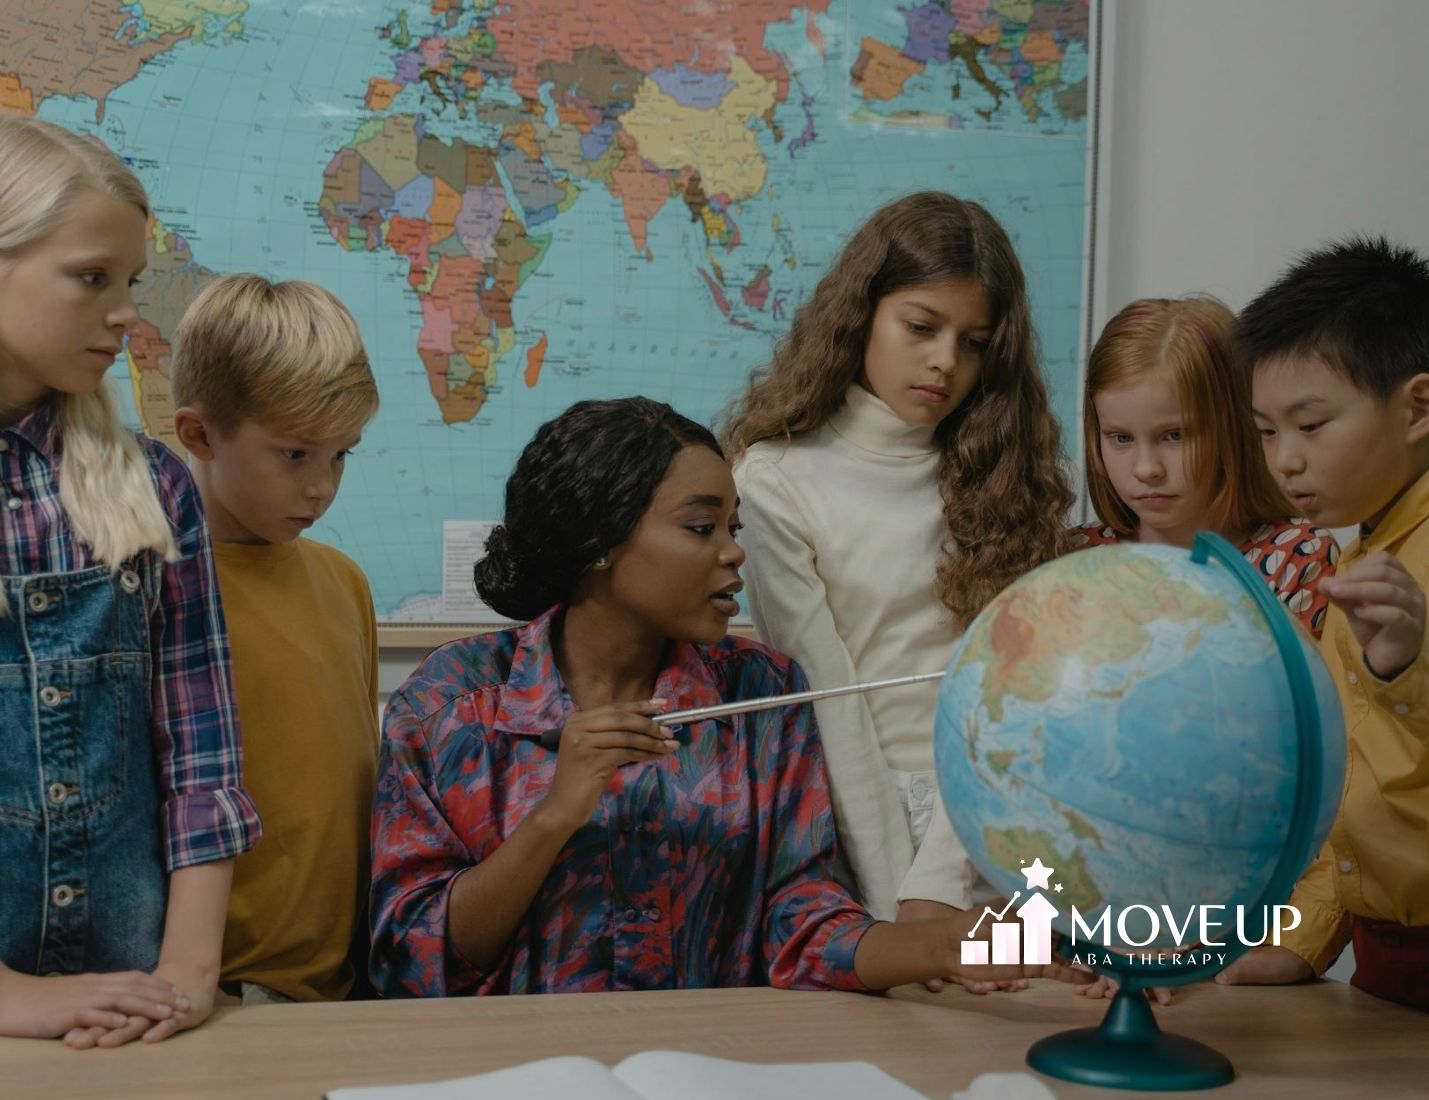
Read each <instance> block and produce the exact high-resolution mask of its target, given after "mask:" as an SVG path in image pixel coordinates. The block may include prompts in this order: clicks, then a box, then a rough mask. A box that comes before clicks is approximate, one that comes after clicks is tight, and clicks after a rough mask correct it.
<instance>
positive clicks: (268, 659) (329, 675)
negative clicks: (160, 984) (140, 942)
mask: <svg viewBox="0 0 1429 1100" xmlns="http://www.w3.org/2000/svg"><path fill="white" fill-rule="evenodd" d="M213 556H214V562H215V564H216V565H217V567H218V585H219V590H220V592H221V593H222V596H223V610H224V614H225V616H226V618H227V620H228V636H229V640H230V642H231V644H232V650H233V678H234V682H235V684H236V686H237V689H238V714H239V721H240V722H241V723H242V728H243V755H244V776H245V779H246V784H247V788H248V791H249V792H250V793H251V794H252V796H253V800H254V802H256V803H257V804H258V811H259V813H260V814H261V815H262V817H263V840H262V841H261V842H260V843H259V844H258V846H257V847H255V848H254V849H253V850H252V851H250V852H248V853H246V854H244V855H243V856H240V857H239V858H238V860H237V861H236V863H235V864H234V872H233V893H232V895H231V898H230V900H229V904H228V923H227V927H226V928H225V930H224V936H223V976H222V981H224V982H239V981H246V982H256V983H258V984H259V985H264V986H267V987H268V988H270V989H274V990H277V991H278V992H279V993H282V994H284V995H285V996H288V997H292V998H294V999H295V1000H299V1001H319V1000H340V999H341V998H343V997H344V996H346V995H347V992H348V990H349V989H351V988H352V983H353V980H354V977H355V975H354V973H353V969H352V966H351V964H350V963H349V961H348V947H349V945H350V943H351V942H352V938H353V934H354V930H355V928H356V925H357V921H358V919H359V914H360V913H361V912H363V903H364V902H365V899H366V894H367V884H368V826H369V822H370V819H371V812H372V789H373V784H374V781H375V776H376V771H377V746H378V732H377V624H376V618H375V616H374V614H373V609H372V594H371V591H370V589H369V588H368V585H367V579H366V578H365V577H364V576H363V575H362V571H361V570H360V569H358V567H357V566H356V564H354V563H353V561H352V560H351V559H350V558H348V557H347V556H346V555H344V554H342V553H340V552H339V551H337V550H334V549H333V548H332V547H330V546H324V545H322V544H321V543H317V542H312V541H310V540H309V539H302V538H300V539H294V540H293V541H292V542H287V543H281V544H276V545H270V546H248V545H242V544H238V543H215V544H214V548H213ZM359 935H361V936H362V937H363V938H364V939H365V936H366V929H365V928H363V929H362V930H361V932H360V933H359Z"/></svg>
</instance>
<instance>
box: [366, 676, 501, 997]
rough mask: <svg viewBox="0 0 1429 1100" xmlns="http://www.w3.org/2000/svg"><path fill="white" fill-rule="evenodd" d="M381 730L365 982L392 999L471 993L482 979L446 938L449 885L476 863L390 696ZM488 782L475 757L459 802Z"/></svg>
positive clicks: (422, 741)
mask: <svg viewBox="0 0 1429 1100" xmlns="http://www.w3.org/2000/svg"><path fill="white" fill-rule="evenodd" d="M382 726H383V735H382V755H381V759H380V761H379V763H378V766H377V794H376V800H375V803H374V806H373V812H372V894H371V899H370V900H371V912H372V957H371V970H372V981H373V984H374V985H376V987H377V989H378V990H379V991H380V992H382V993H383V994H385V995H387V996H399V997H401V996H407V997H446V996H450V995H452V994H461V993H476V992H481V991H482V987H483V986H484V985H485V984H487V983H488V982H489V981H490V980H491V977H492V976H491V975H488V974H485V973H483V972H482V971H480V970H478V969H477V968H476V967H474V966H472V965H471V964H470V963H469V962H467V961H466V960H465V959H464V958H462V956H461V955H460V954H459V953H458V952H457V951H456V950H455V949H454V948H453V947H452V946H451V945H450V942H449V937H448V936H447V910H448V907H449V904H450V900H451V890H452V886H453V884H455V882H456V880H457V876H459V875H460V874H461V873H462V871H464V870H466V869H467V868H469V867H472V866H473V865H474V864H475V862H476V861H475V859H474V858H473V856H472V853H471V852H469V851H468V850H467V847H466V845H465V844H464V843H462V840H461V838H460V837H458V836H457V834H456V832H455V830H454V829H453V828H452V826H451V824H450V823H449V822H448V821H447V819H446V817H445V816H444V815H443V813H442V810H441V806H440V804H439V796H438V794H437V791H436V786H435V783H434V774H433V773H434V768H433V766H432V760H431V754H430V752H429V749H428V745H427V740H426V734H425V730H424V728H423V723H422V721H421V719H420V718H419V717H418V715H417V714H416V713H415V712H414V711H413V708H412V705H411V703H410V701H409V700H408V699H407V698H406V697H405V696H404V695H402V694H401V693H400V692H399V693H398V694H396V695H393V696H392V698H391V700H390V701H389V702H388V704H387V713H386V715H385V717H384V718H383V723H382ZM479 776H485V777H486V779H485V780H482V779H480V778H479ZM489 779H490V771H489V769H487V768H486V767H485V765H484V761H473V768H472V770H471V771H469V772H467V774H466V775H465V776H464V783H465V789H464V791H463V798H464V799H466V800H468V801H469V804H470V805H472V806H474V807H475V806H477V805H478V804H481V803H484V802H486V801H487V800H488V796H489V794H490V782H489ZM474 812H476V811H475V810H474Z"/></svg>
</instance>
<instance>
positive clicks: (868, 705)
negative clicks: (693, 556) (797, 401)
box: [734, 385, 975, 919]
mask: <svg viewBox="0 0 1429 1100" xmlns="http://www.w3.org/2000/svg"><path fill="white" fill-rule="evenodd" d="M937 469H938V449H937V445H936V443H935V442H934V441H933V433H932V429H930V428H923V427H914V426H910V425H909V424H907V423H905V422H904V421H902V420H901V419H899V418H898V416H897V415H896V414H895V413H894V412H893V410H891V409H890V408H889V407H888V406H887V405H885V404H884V403H883V402H882V401H881V400H879V399H878V398H877V397H875V396H874V395H873V394H871V393H869V392H868V391H867V390H865V389H863V388H862V387H861V386H858V385H854V386H852V387H850V388H849V391H848V397H847V401H846V403H845V405H844V406H843V407H842V408H841V409H840V410H839V411H838V412H837V413H835V414H834V416H833V417H832V418H831V419H830V420H829V422H828V423H826V424H825V425H823V426H822V427H821V428H819V429H817V430H815V431H812V432H809V433H807V434H805V435H801V436H796V437H795V438H794V439H793V440H791V441H790V442H788V443H785V442H784V441H782V440H767V441H764V442H761V443H756V444H754V445H753V446H752V447H750V448H749V450H748V451H746V452H745V453H744V454H743V455H742V456H741V457H740V460H739V461H738V463H736V465H735V471H734V477H735V482H736V484H737V486H738V488H739V494H740V506H739V515H740V519H741V521H742V522H743V523H744V531H743V532H742V533H741V535H740V542H741V543H742V544H743V546H744V548H745V549H746V551H748V555H749V560H748V562H747V563H746V565H745V567H744V576H745V579H746V583H747V586H748V587H747V591H748V593H749V602H750V610H751V612H752V614H753V617H754V624H755V627H756V629H757V630H758V631H759V636H760V638H762V639H763V640H764V641H765V642H767V643H768V644H770V645H772V646H774V647H775V648H776V649H779V650H781V651H783V652H784V653H787V654H789V655H790V656H791V657H793V658H794V659H795V660H796V661H798V662H799V664H800V665H802V666H803V668H804V671H805V673H807V675H808V677H809V681H810V683H811V684H812V685H813V686H814V687H816V688H819V687H834V686H837V685H840V684H849V683H854V682H856V681H861V680H877V679H884V678H886V677H892V676H908V675H912V674H915V673H920V672H936V671H938V670H940V669H942V668H944V667H945V666H946V665H947V663H948V660H949V658H950V657H951V655H952V650H953V645H954V642H955V641H956V640H957V630H956V628H955V627H954V625H953V623H952V619H951V616H950V614H949V613H948V610H947V608H945V607H944V606H943V604H942V603H941V602H940V601H939V600H938V598H937V596H936V594H935V593H934V575H935V571H936V569H937V563H938V558H939V554H940V548H941V545H942V542H943V515H942V499H941V497H940V495H939V493H938V484H937ZM936 701H937V684H936V683H928V684H917V685H914V686H912V687H900V688H890V689H886V690H883V691H876V692H869V693H866V694H862V695H849V696H842V697H839V698H835V699H825V700H822V701H820V702H818V703H816V704H814V710H815V715H816V717H817V718H818V723H819V731H820V733H821V734H822V738H823V744H824V754H825V756H826V758H827V761H828V769H829V780H830V787H831V790H832V796H833V805H834V815H835V818H836V820H837V823H838V828H839V842H840V844H841V846H842V847H843V849H844V851H845V852H846V853H847V855H848V859H849V862H850V864H851V865H852V868H853V872H854V875H855V877H856V879H857V884H858V888H859V891H860V893H861V894H862V897H863V901H864V904H865V905H866V906H867V907H868V908H869V910H870V911H871V912H872V913H873V914H874V915H875V916H877V917H880V918H882V919H891V918H892V917H893V915H894V914H895V912H896V909H897V901H898V898H899V896H900V895H899V885H900V882H901V881H902V879H903V877H904V875H905V874H906V873H907V871H908V869H909V867H910V865H911V864H912V862H913V854H914V846H913V839H912V834H911V832H910V825H909V817H908V813H907V811H906V810H905V808H904V804H903V800H902V798H901V797H900V795H899V792H898V788H897V777H896V775H895V773H896V772H914V773H917V772H931V771H932V769H933V715H934V710H935V704H936ZM926 782H927V779H925V778H922V777H919V778H917V779H915V780H914V783H915V784H919V783H926ZM915 789H916V787H915ZM935 812H936V813H941V812H942V808H941V804H939V806H938V807H937V810H936V811H935ZM941 825H946V822H942V823H939V822H937V821H936V820H934V822H933V823H932V825H930V827H929V833H930V835H936V836H937V837H938V841H937V844H936V850H932V849H929V846H928V845H927V844H925V851H924V852H923V853H922V855H921V856H920V858H919V875H918V883H917V887H916V889H914V890H910V889H908V888H905V889H904V890H903V893H902V896H904V897H919V898H929V899H931V900H934V901H941V902H945V903H946V904H949V905H956V906H958V907H959V908H967V907H968V906H969V905H970V904H971V888H972V884H973V881H974V878H975V873H974V871H973V869H972V866H971V864H970V863H969V862H968V859H967V854H966V852H965V851H964V850H963V848H962V845H961V844H960V843H959V842H958V841H957V838H956V835H955V834H954V833H953V831H952V829H951V827H947V828H943V827H940V826H941Z"/></svg>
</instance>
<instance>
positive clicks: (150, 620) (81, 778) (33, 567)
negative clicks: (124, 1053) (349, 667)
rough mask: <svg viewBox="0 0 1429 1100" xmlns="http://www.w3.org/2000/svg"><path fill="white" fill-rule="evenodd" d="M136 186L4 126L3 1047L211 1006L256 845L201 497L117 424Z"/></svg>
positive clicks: (63, 139)
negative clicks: (237, 860)
mask: <svg viewBox="0 0 1429 1100" xmlns="http://www.w3.org/2000/svg"><path fill="white" fill-rule="evenodd" d="M147 217H148V203H147V200H146V198H145V195H144V189H143V187H142V186H141V185H140V184H139V181H138V180H137V179H135V177H134V175H133V174H132V173H131V172H130V171H129V170H128V169H127V168H126V167H125V166H124V165H123V163H122V162H120V161H119V159H118V158H116V157H115V156H114V155H112V154H111V153H109V152H108V151H106V150H105V149H103V148H102V147H101V146H99V145H97V144H95V143H93V142H90V141H88V140H85V139H83V138H80V137H77V136H75V135H73V134H70V133H68V132H66V131H64V130H62V129H60V128H58V127H56V126H53V125H50V124H47V123H44V122H39V121H36V120H31V119H16V118H0V495H3V498H4V499H3V501H0V603H3V608H0V742H3V751H0V866H3V867H4V868H5V889H4V890H3V891H0V1034H5V1035H30V1036H37V1037H51V1038H53V1037H60V1036H62V1037H63V1038H64V1039H65V1041H66V1042H67V1043H69V1044H70V1045H71V1046H75V1047H90V1046H96V1045H97V1046H103V1047H107V1046H117V1045H119V1044H121V1043H125V1042H128V1041H129V1040H132V1039H136V1038H141V1037H142V1038H143V1039H145V1040H148V1041H154V1040H158V1039H163V1038H166V1037H167V1036H169V1035H172V1034H173V1033H174V1032H175V1031H178V1030H180V1029H182V1028H188V1027H193V1026H195V1025H196V1024H198V1023H200V1022H202V1021H203V1020H204V1019H205V1018H206V1017H207V1016H208V1014H209V1012H210V1011H211V1010H212V1006H213V998H214V989H215V985H216V982H217V978H218V964H219V952H220V949H221V946H222V935H223V920H224V910H225V906H226V904H227V899H228V884H229V877H230V875H231V873H232V859H233V857H234V856H235V855H237V854H238V853H239V852H242V851H244V850H245V849H247V848H249V847H251V846H252V845H253V843H254V842H255V841H256V840H257V838H258V835H259V823H258V817H257V813H256V811H255V810H254V808H253V804H252V802H251V801H250V799H249V798H248V796H247V794H245V793H244V791H243V789H242V786H241V778H240V750H239V743H238V728H237V721H236V718H235V714H234V708H233V690H232V684H231V677H230V674H229V665H228V646H227V640H226V637H225V634H224V626H223V616H222V612H221V610H220V607H219V602H218V590H217V587H216V586H215V584H214V574H213V562H212V558H211V556H210V552H209V542H208V534H207V531H206V529H205V527H204V520H203V513H202V510H201V507H200V504H199V499H198V494H197V493H196V491H195V489H194V485H193V482H192V480H191V479H190V478H189V475H188V471H187V469H186V468H185V467H184V465H183V463H182V462H180V461H179V460H178V459H177V458H176V457H174V455H172V454H170V453H169V452H168V451H167V450H166V449H165V448H164V447H163V446H162V445H160V444H158V443H154V442H152V441H149V440H143V439H138V438H136V437H135V436H134V435H133V434H132V433H130V432H128V431H125V430H124V429H123V427H122V426H121V425H120V423H119V421H118V419H117V418H116V416H115V411H114V408H113V406H112V404H111V403H110V399H109V397H108V396H107V395H106V393H105V391H104V389H103V385H102V383H103V379H104V374H105V371H106V370H107V369H108V368H109V366H110V365H111V364H112V363H113V362H114V360H115V358H116V357H117V356H118V355H119V354H121V352H122V348H123V340H124V336H125V333H126V332H127V331H128V330H129V329H130V328H132V327H133V325H134V324H135V323H136V322H137V321H138V320H139V318H138V315H137V314H136V313H135V310H134V303H133V300H132V298H131V285H132V283H133V282H134V281H135V280H137V279H138V277H139V274H140V272H141V271H142V269H143V267H144V260H145V235H146V234H145V229H146V221H147Z"/></svg>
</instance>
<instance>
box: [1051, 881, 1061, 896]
mask: <svg viewBox="0 0 1429 1100" xmlns="http://www.w3.org/2000/svg"><path fill="white" fill-rule="evenodd" d="M1052 889H1053V890H1056V891H1057V893H1059V894H1060V893H1061V892H1062V884H1061V883H1060V882H1057V883H1053V884H1052Z"/></svg>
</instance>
